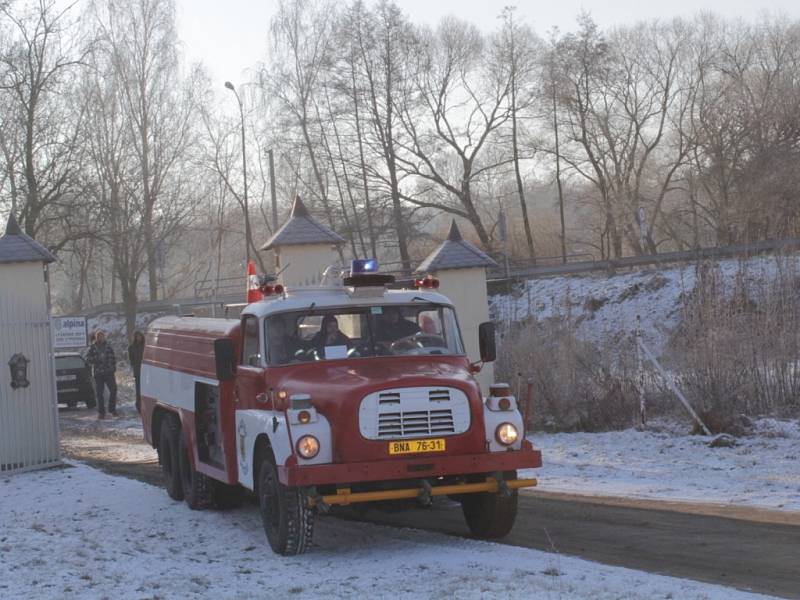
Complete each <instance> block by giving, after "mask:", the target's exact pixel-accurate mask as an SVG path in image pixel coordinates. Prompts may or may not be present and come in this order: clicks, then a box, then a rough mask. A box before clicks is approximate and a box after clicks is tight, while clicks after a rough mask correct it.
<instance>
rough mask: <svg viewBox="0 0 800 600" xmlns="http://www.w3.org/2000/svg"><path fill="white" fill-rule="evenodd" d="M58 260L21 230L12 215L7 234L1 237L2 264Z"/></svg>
mask: <svg viewBox="0 0 800 600" xmlns="http://www.w3.org/2000/svg"><path fill="white" fill-rule="evenodd" d="M55 260H56V258H55V257H54V256H53V255H52V254H50V252H49V251H48V250H47V248H45V247H44V246H42V245H41V244H40V243H39V242H37V241H36V240H34V239H33V238H32V237H30V236H29V235H26V234H25V233H23V231H22V229H20V226H19V223H17V219H16V218H15V217H14V214H13V213H12V214H11V215H9V217H8V223H6V233H5V235H3V237H0V263H14V262H43V263H51V262H55Z"/></svg>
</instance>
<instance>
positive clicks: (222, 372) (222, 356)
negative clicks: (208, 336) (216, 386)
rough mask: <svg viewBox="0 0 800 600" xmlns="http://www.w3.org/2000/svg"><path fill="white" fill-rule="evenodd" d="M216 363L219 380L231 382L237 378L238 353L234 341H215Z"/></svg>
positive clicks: (226, 339)
mask: <svg viewBox="0 0 800 600" xmlns="http://www.w3.org/2000/svg"><path fill="white" fill-rule="evenodd" d="M214 362H215V364H216V367H217V379H219V380H220V381H230V380H231V379H233V378H234V377H236V352H235V350H234V347H233V340H230V339H228V338H222V339H219V340H214Z"/></svg>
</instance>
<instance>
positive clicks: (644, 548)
mask: <svg viewBox="0 0 800 600" xmlns="http://www.w3.org/2000/svg"><path fill="white" fill-rule="evenodd" d="M130 444H134V445H139V446H140V445H141V444H142V442H141V441H139V440H135V439H132V438H120V437H118V436H115V437H113V438H104V437H103V435H102V433H98V432H92V433H89V432H86V431H70V430H69V429H68V428H67V429H63V430H62V445H63V446H64V450H65V454H67V455H68V456H70V457H72V458H76V459H80V460H84V461H86V462H89V463H90V464H93V465H95V466H97V467H99V468H101V469H103V470H105V471H108V472H111V473H115V474H119V475H124V476H127V477H132V478H135V479H139V480H141V481H144V482H146V483H151V484H155V485H158V484H159V483H160V472H159V469H158V464H157V463H156V462H155V461H154V460H152V459H148V460H140V461H135V462H130V461H127V462H123V461H120V460H119V458H118V456H119V454H120V453H119V450H120V446H124V445H130ZM104 447H106V448H107V449H108V450H109V451H108V452H104V451H103V448H104ZM618 504H622V505H618ZM628 504H633V506H631V505H628ZM665 507H666V508H667V509H666V510H665V509H664V508H665ZM685 511H690V512H685ZM696 512H704V513H713V512H715V510H714V509H713V508H712V509H709V508H708V507H706V508H704V509H702V510H699V511H695V510H693V509H692V505H688V504H687V505H680V503H659V502H647V501H640V502H635V503H630V502H615V501H610V500H599V501H595V500H591V499H586V498H579V497H558V496H554V495H537V494H524V495H522V496H521V498H520V511H519V516H518V518H517V524H516V526H515V528H514V530H513V532H512V533H511V535H509V536H508V537H507V538H505V539H504V540H502V543H506V544H511V545H515V546H523V547H526V548H536V549H540V550H546V551H550V552H557V553H561V554H566V555H572V556H580V557H582V558H586V559H589V560H593V561H597V562H601V563H605V564H609V565H617V566H624V567H629V568H632V569H640V570H643V571H650V572H655V573H662V574H665V575H672V576H676V577H684V578H688V579H695V580H698V581H706V582H709V583H717V584H721V585H728V586H733V587H736V588H739V589H743V590H751V591H754V592H760V593H765V594H773V595H776V596H782V597H786V598H799V599H800V519H799V518H797V517H796V516H790V517H786V513H771V512H770V511H748V510H747V509H743V510H737V511H728V512H730V513H731V514H735V515H736V517H737V518H731V517H730V516H714V515H713V514H693V513H696ZM716 512H723V513H724V511H716ZM749 513H752V515H750V514H749ZM335 514H336V516H338V517H339V518H345V519H359V520H366V521H371V522H374V523H381V524H384V525H391V526H396V527H415V528H418V529H423V530H430V531H437V532H441V533H446V534H450V535H456V536H466V535H467V528H466V525H465V524H464V521H463V518H462V515H461V510H460V507H459V506H458V505H457V504H455V503H449V502H444V503H442V504H437V505H435V506H434V507H432V508H429V509H419V510H414V511H410V512H401V513H391V514H386V513H381V512H378V511H374V510H370V511H367V512H366V514H361V515H356V514H355V513H354V512H353V511H352V510H350V509H340V510H337V511H336V513H335ZM750 516H752V518H753V519H755V520H749V519H750Z"/></svg>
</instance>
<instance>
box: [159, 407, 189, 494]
mask: <svg viewBox="0 0 800 600" xmlns="http://www.w3.org/2000/svg"><path fill="white" fill-rule="evenodd" d="M180 430H181V426H180V422H179V421H178V419H177V417H175V416H174V415H171V414H170V415H165V416H164V418H163V420H162V421H161V428H160V431H159V436H158V462H160V463H161V475H162V478H163V481H164V489H166V490H167V494H168V495H169V497H170V498H172V499H173V500H183V484H182V482H181V468H180V462H181V459H180V452H179V449H180Z"/></svg>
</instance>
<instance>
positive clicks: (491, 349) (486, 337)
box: [478, 321, 497, 363]
mask: <svg viewBox="0 0 800 600" xmlns="http://www.w3.org/2000/svg"><path fill="white" fill-rule="evenodd" d="M478 348H480V353H481V361H483V362H485V363H488V362H493V361H494V359H495V358H497V348H496V347H495V343H494V323H492V322H491V321H487V322H486V323H481V324H480V325H478Z"/></svg>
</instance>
